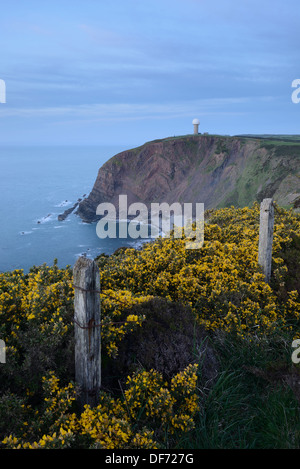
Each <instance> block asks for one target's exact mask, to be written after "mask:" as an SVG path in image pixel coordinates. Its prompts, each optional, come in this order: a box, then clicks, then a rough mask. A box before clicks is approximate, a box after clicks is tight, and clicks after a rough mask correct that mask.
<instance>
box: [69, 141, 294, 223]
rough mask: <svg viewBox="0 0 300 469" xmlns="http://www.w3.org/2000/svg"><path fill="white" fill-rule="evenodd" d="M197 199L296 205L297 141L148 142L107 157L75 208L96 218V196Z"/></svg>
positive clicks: (207, 203)
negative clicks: (86, 194)
mask: <svg viewBox="0 0 300 469" xmlns="http://www.w3.org/2000/svg"><path fill="white" fill-rule="evenodd" d="M120 194H126V195H127V197H128V204H131V203H132V202H143V203H145V204H146V205H147V207H148V208H149V207H150V204H151V203H153V202H159V203H162V202H168V203H169V204H171V203H173V202H180V203H186V202H192V203H196V202H202V203H204V207H205V209H209V208H217V207H226V206H230V205H234V206H236V207H243V206H247V205H249V204H252V203H253V202H254V201H255V200H257V201H258V202H260V201H261V200H262V199H263V198H265V197H273V198H274V200H275V201H276V202H277V203H278V204H279V205H282V206H286V207H290V206H294V207H297V205H300V142H292V141H276V140H266V139H260V138H247V137H222V136H210V135H195V136H194V135H191V136H184V137H174V138H166V139H163V140H157V141H153V142H148V143H145V144H144V145H142V146H141V147H138V148H134V149H132V150H128V151H124V152H122V153H119V154H117V155H115V156H114V157H113V158H111V159H110V160H109V161H107V162H106V163H105V164H104V165H103V166H102V167H101V168H100V169H99V172H98V176H97V179H96V181H95V184H94V187H93V189H92V191H91V193H90V194H89V196H88V197H87V198H86V199H84V200H83V201H82V202H81V203H80V204H79V207H78V210H77V212H76V213H77V214H78V215H79V216H80V217H81V218H82V219H83V220H84V221H86V222H93V221H96V220H97V219H98V218H99V217H98V216H96V208H97V206H98V204H100V203H102V202H111V203H113V204H114V205H115V206H116V207H118V200H119V195H120Z"/></svg>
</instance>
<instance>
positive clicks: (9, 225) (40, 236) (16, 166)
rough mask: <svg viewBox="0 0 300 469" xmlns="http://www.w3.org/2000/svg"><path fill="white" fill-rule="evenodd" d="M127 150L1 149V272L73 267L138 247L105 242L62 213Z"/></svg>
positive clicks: (90, 228) (131, 242)
mask: <svg viewBox="0 0 300 469" xmlns="http://www.w3.org/2000/svg"><path fill="white" fill-rule="evenodd" d="M124 149H126V148H125V147H120V146H118V147H116V146H110V147H107V146H106V147H104V146H99V147H89V146H87V147H67V146H64V147H18V146H16V147H11V146H10V147H4V146H2V147H0V188H1V204H0V220H1V229H0V272H1V271H2V272H3V271H7V270H13V269H24V271H25V272H28V270H29V268H30V267H31V266H33V265H40V264H42V263H44V262H45V263H47V264H48V265H52V264H53V261H54V259H55V258H56V259H57V260H58V265H59V266H60V267H65V266H66V265H67V264H69V265H71V266H73V265H74V263H75V262H76V259H77V257H78V256H80V255H83V254H85V255H86V256H87V257H90V258H94V257H96V256H97V255H98V254H100V253H103V252H104V253H106V254H112V253H113V252H114V251H115V250H116V249H117V248H118V247H120V246H121V245H122V246H125V245H131V246H136V245H137V244H138V243H139V241H138V240H137V241H134V240H132V239H130V238H129V239H128V240H118V239H104V240H101V239H99V238H98V236H97V234H96V224H87V223H83V222H82V221H81V219H80V218H79V217H78V216H77V215H75V214H71V215H69V217H68V218H67V219H66V220H65V221H62V222H59V221H58V220H57V217H58V215H59V214H60V213H63V212H64V210H66V208H70V207H72V205H74V203H75V202H76V201H77V200H78V199H79V198H82V197H83V196H84V194H87V195H88V194H89V193H90V191H91V190H92V187H93V184H94V182H95V179H96V177H97V172H98V169H99V168H100V167H101V166H102V164H103V163H105V161H107V160H108V159H109V158H110V157H111V156H113V155H115V154H117V153H119V152H120V151H122V150H124Z"/></svg>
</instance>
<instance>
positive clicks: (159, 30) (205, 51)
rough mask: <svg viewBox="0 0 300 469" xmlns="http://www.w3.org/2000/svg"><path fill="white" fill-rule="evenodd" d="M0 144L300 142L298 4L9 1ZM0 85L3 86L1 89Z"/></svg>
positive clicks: (3, 22) (5, 4)
mask: <svg viewBox="0 0 300 469" xmlns="http://www.w3.org/2000/svg"><path fill="white" fill-rule="evenodd" d="M0 11H1V15H0V80H4V82H5V85H6V102H5V103H0V145H1V144H4V145H7V144H14V145H44V144H45V145H50V144H53V145H102V144H103V145H124V146H135V145H140V144H142V143H144V142H146V141H150V140H154V139H156V138H164V137H170V136H174V135H176V136H177V135H185V134H190V133H192V132H193V127H192V120H193V119H194V118H198V119H199V120H200V126H199V132H201V133H202V132H209V133H212V134H221V135H238V134H265V133H272V134H300V126H299V124H300V103H298V104H296V103H293V102H292V99H291V96H292V92H293V91H294V90H293V88H292V82H293V81H294V80H295V79H299V78H300V47H299V43H300V4H299V0H284V1H283V0H272V1H270V0H172V1H170V0H148V1H147V0H143V1H142V0H114V1H113V2H112V1H107V0H105V1H104V0H59V1H57V0H51V2H44V1H41V0H38V1H35V0H26V1H22V0H9V1H4V0H0ZM0 83H1V82H0Z"/></svg>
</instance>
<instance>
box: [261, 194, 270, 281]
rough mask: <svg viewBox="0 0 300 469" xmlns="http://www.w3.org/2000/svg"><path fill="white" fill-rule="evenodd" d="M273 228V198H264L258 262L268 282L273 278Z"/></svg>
mask: <svg viewBox="0 0 300 469" xmlns="http://www.w3.org/2000/svg"><path fill="white" fill-rule="evenodd" d="M273 229H274V205H273V199H264V200H263V201H262V202H261V204H260V222H259V245H258V263H259V265H260V266H261V267H262V270H263V273H264V274H265V278H266V282H267V283H269V282H270V278H271V266H272V243H273Z"/></svg>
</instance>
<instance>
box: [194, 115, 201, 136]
mask: <svg viewBox="0 0 300 469" xmlns="http://www.w3.org/2000/svg"><path fill="white" fill-rule="evenodd" d="M199 124H200V121H199V119H194V120H193V126H194V134H195V135H198V127H199Z"/></svg>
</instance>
